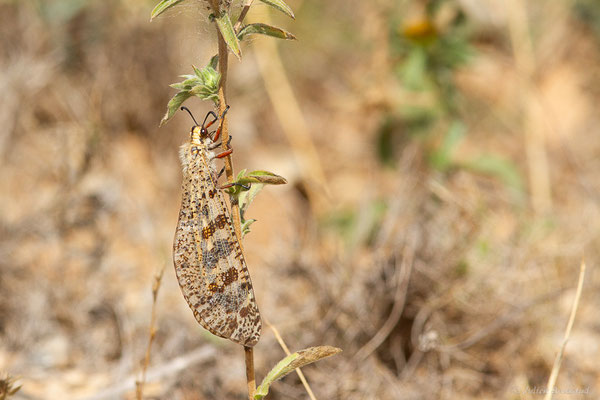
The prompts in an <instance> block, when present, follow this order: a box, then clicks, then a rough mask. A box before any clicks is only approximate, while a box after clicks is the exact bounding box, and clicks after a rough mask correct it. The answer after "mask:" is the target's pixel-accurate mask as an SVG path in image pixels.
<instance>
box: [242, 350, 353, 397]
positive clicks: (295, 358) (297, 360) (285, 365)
mask: <svg viewBox="0 0 600 400" xmlns="http://www.w3.org/2000/svg"><path fill="white" fill-rule="evenodd" d="M341 351H342V349H338V348H337V347H332V346H317V347H309V348H308V349H304V350H300V351H297V352H295V353H293V354H290V355H289V356H287V357H286V358H284V359H283V360H281V361H279V362H278V363H277V365H276V366H275V367H273V369H272V370H271V371H269V373H268V374H267V376H266V377H265V379H263V381H262V383H261V384H260V386H259V387H257V388H256V392H254V399H255V400H261V399H262V398H264V397H265V396H266V395H267V394H268V393H269V388H270V386H271V384H272V383H273V382H275V381H276V380H278V379H281V378H283V377H284V376H286V375H287V374H289V373H290V372H292V371H293V370H295V369H296V368H301V367H303V366H305V365H308V364H310V363H313V362H315V361H319V360H321V359H323V358H325V357H329V356H333V355H335V354H337V353H339V352H341Z"/></svg>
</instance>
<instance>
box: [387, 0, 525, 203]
mask: <svg viewBox="0 0 600 400" xmlns="http://www.w3.org/2000/svg"><path fill="white" fill-rule="evenodd" d="M405 3H408V5H409V7H408V8H409V9H410V7H411V6H414V8H417V9H420V13H418V17H412V18H408V17H406V12H405V11H406V8H407V6H406V4H398V6H396V9H394V10H393V12H392V13H391V14H390V18H389V20H388V21H389V38H390V53H391V54H390V55H391V59H392V60H393V63H394V64H393V73H394V78H395V79H397V80H398V81H399V82H400V83H401V86H402V88H403V89H405V90H406V92H407V93H409V94H410V93H412V94H415V95H420V97H419V98H425V99H426V101H423V102H420V103H419V104H418V105H414V104H406V103H401V104H400V105H399V106H397V108H396V109H392V110H390V111H389V113H388V114H387V115H385V117H384V120H383V121H382V123H381V125H380V128H379V132H378V137H377V151H378V156H379V159H380V160H381V162H382V163H383V164H386V165H391V166H393V164H394V162H395V160H396V159H397V154H396V153H397V152H398V150H400V149H401V148H402V147H404V145H405V144H406V143H407V142H408V141H409V140H419V141H420V142H421V143H422V147H423V150H424V152H425V159H426V160H427V163H428V165H429V167H430V168H432V169H435V170H437V171H441V172H450V171H452V170H455V169H457V168H462V169H468V170H470V171H472V172H475V173H480V174H485V175H490V176H494V177H496V178H498V179H500V181H501V182H503V183H504V184H505V185H507V186H508V187H509V188H511V189H515V191H516V192H517V193H518V192H520V191H522V188H523V184H522V180H521V176H520V174H519V172H518V170H517V168H516V166H515V165H514V163H512V162H511V161H509V160H506V159H503V158H502V157H500V156H499V155H495V154H492V155H480V156H478V157H477V158H476V159H473V160H459V159H458V158H457V157H456V155H455V153H456V149H457V147H458V146H459V144H460V143H461V142H462V141H463V139H464V138H465V136H466V134H467V133H468V125H467V123H466V122H465V119H466V118H465V113H466V112H468V110H466V109H465V107H464V103H465V102H464V101H463V98H462V95H461V92H460V90H459V89H458V88H457V86H456V84H455V80H454V76H455V72H456V71H457V70H458V69H459V68H461V67H464V66H465V65H467V64H468V63H469V61H470V60H472V59H473V58H474V57H476V51H475V49H474V47H473V45H472V41H473V40H474V35H473V33H472V32H473V29H472V27H471V25H472V24H471V23H470V21H469V20H468V19H467V17H466V15H465V14H464V13H463V12H462V9H461V8H460V7H459V5H458V4H457V3H456V2H455V1H453V0H431V1H428V2H427V3H426V5H425V6H424V7H422V8H419V7H421V5H422V2H417V1H408V2H405Z"/></svg>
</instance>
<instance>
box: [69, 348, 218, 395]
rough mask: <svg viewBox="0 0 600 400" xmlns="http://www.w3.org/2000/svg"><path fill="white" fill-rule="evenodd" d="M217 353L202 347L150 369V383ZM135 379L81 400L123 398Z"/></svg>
mask: <svg viewBox="0 0 600 400" xmlns="http://www.w3.org/2000/svg"><path fill="white" fill-rule="evenodd" d="M216 354H217V351H216V350H215V349H214V347H212V346H208V345H207V346H202V347H199V348H197V349H196V350H193V351H191V352H188V353H186V354H185V355H182V356H179V357H176V358H174V359H173V360H171V361H169V362H166V363H164V364H163V365H159V366H156V367H154V368H150V369H149V370H148V373H147V378H148V380H149V381H154V380H160V379H163V378H165V377H168V376H173V375H176V374H178V373H179V372H180V371H183V370H184V369H187V368H189V367H190V366H191V365H194V364H197V363H200V362H202V361H206V360H208V359H210V358H213V357H214V356H216ZM135 384H136V380H135V377H133V376H131V377H129V378H127V379H125V380H119V383H117V384H116V385H115V386H113V387H109V388H107V389H105V390H103V391H102V392H99V393H97V394H95V395H93V396H87V397H82V398H80V399H81V400H104V399H115V398H121V397H122V395H123V393H125V392H128V391H130V390H132V389H134V388H135Z"/></svg>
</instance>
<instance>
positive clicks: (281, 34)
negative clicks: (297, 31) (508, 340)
mask: <svg viewBox="0 0 600 400" xmlns="http://www.w3.org/2000/svg"><path fill="white" fill-rule="evenodd" d="M255 34H259V35H267V36H272V37H275V38H278V39H287V40H296V36H294V35H292V34H291V33H289V32H287V31H284V30H283V29H281V28H277V27H275V26H271V25H267V24H261V23H255V24H248V25H245V26H244V27H243V28H242V29H241V30H240V31H239V33H238V35H237V36H238V39H239V40H242V39H244V37H245V36H246V35H255Z"/></svg>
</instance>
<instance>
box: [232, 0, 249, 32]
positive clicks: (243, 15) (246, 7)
mask: <svg viewBox="0 0 600 400" xmlns="http://www.w3.org/2000/svg"><path fill="white" fill-rule="evenodd" d="M253 1H254V0H245V1H244V5H243V6H242V12H241V13H240V16H239V18H238V20H237V22H236V23H235V25H234V27H233V30H234V31H235V33H236V34H237V33H238V32H239V31H240V28H241V26H242V22H243V21H244V18H246V14H248V10H250V6H251V5H252V2H253Z"/></svg>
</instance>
